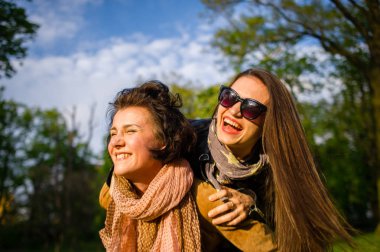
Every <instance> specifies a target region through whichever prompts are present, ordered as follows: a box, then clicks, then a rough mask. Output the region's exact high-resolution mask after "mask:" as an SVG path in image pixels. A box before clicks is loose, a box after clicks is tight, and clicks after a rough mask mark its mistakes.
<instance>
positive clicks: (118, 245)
mask: <svg viewBox="0 0 380 252" xmlns="http://www.w3.org/2000/svg"><path fill="white" fill-rule="evenodd" d="M192 182H193V173H192V170H191V168H190V165H189V163H188V162H187V161H186V160H180V161H177V162H175V163H172V164H168V165H165V166H164V167H163V168H161V170H160V171H159V173H158V174H157V175H156V177H155V178H154V179H153V180H152V181H151V183H150V184H149V186H148V189H147V190H146V192H145V193H144V194H143V196H142V197H141V198H140V197H139V196H138V195H137V194H136V193H135V191H134V189H133V186H132V185H131V184H130V183H129V181H128V180H127V179H125V178H124V177H121V176H116V175H113V177H112V182H111V186H110V194H111V197H112V200H111V203H110V205H109V207H108V209H107V217H106V222H105V228H103V229H102V230H100V232H99V234H100V237H101V239H102V242H103V244H104V246H105V248H106V249H107V251H200V250H201V246H200V231H199V221H198V216H197V212H196V206H195V202H194V200H193V198H192V196H191V194H190V193H189V190H190V187H191V185H192Z"/></svg>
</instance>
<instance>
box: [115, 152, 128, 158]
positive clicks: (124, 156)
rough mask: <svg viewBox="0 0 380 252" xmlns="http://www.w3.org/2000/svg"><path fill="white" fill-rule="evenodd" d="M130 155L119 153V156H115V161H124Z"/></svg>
mask: <svg viewBox="0 0 380 252" xmlns="http://www.w3.org/2000/svg"><path fill="white" fill-rule="evenodd" d="M130 155H131V154H128V153H120V154H116V155H115V156H116V160H124V159H126V158H128V157H129V156H130Z"/></svg>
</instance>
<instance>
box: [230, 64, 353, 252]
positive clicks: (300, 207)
mask: <svg viewBox="0 0 380 252" xmlns="http://www.w3.org/2000/svg"><path fill="white" fill-rule="evenodd" d="M242 76H254V77H257V78H259V79H260V80H261V81H262V82H263V83H264V84H265V85H266V86H267V88H268V91H269V94H270V102H269V104H268V106H267V107H268V110H267V112H266V118H265V122H264V126H263V134H262V147H263V150H264V152H265V153H266V154H267V155H268V157H269V163H270V169H269V172H268V174H269V175H268V178H267V186H268V188H267V189H268V190H267V196H266V199H264V200H265V201H266V202H265V204H266V205H267V206H268V207H267V209H271V210H270V211H271V216H273V222H274V223H273V225H274V226H275V236H276V239H277V243H278V248H279V250H280V251H291V252H294V251H326V250H329V249H331V247H332V244H333V242H334V241H335V240H336V239H342V240H344V241H346V242H348V243H349V244H351V245H353V242H352V238H351V236H350V234H349V233H348V231H347V230H348V229H350V226H349V224H348V223H347V222H346V221H345V220H344V218H343V217H342V216H341V215H340V214H339V213H338V211H337V210H336V208H335V207H334V204H333V202H332V200H331V199H330V197H329V194H328V192H327V190H326V187H325V186H324V184H323V183H322V181H321V179H320V176H319V174H318V170H317V168H316V165H315V163H314V160H313V156H312V154H311V151H310V149H309V146H308V144H307V141H306V137H305V132H304V130H303V127H302V125H301V122H300V119H299V116H298V112H297V109H296V106H295V104H294V101H293V99H292V96H291V94H290V92H289V91H288V90H287V89H286V87H285V85H284V84H283V83H282V82H281V80H280V79H279V78H278V77H276V76H275V75H273V74H271V73H269V72H268V71H265V70H262V69H256V68H253V69H248V70H246V71H244V72H242V73H240V74H238V75H237V76H236V77H235V79H234V80H233V81H232V83H231V84H233V83H234V82H235V81H236V80H237V79H239V78H240V77H242Z"/></svg>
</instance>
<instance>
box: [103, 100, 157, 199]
mask: <svg viewBox="0 0 380 252" xmlns="http://www.w3.org/2000/svg"><path fill="white" fill-rule="evenodd" d="M155 132H156V125H155V124H154V122H153V119H152V115H151V113H150V112H149V111H148V110H147V109H146V108H143V107H127V108H124V109H121V110H119V111H118V112H116V114H115V116H114V118H113V121H112V126H111V130H110V136H111V139H110V142H109V144H108V152H109V154H110V156H111V158H112V162H113V164H114V172H115V174H116V175H119V176H124V177H126V178H127V179H128V180H130V181H131V182H132V183H133V184H134V185H135V186H136V187H137V188H138V189H139V190H140V191H142V192H144V190H145V188H146V187H147V186H148V185H149V183H150V181H152V179H153V178H154V177H155V176H156V174H157V173H158V172H159V170H160V169H161V167H162V166H163V164H162V162H161V161H160V160H157V159H155V158H153V156H152V153H151V151H150V150H151V149H158V148H161V147H162V145H160V141H158V140H157V137H156V136H155Z"/></svg>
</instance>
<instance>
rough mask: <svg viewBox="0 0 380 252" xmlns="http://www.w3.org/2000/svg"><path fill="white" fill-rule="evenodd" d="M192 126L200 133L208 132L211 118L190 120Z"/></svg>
mask: <svg viewBox="0 0 380 252" xmlns="http://www.w3.org/2000/svg"><path fill="white" fill-rule="evenodd" d="M189 122H190V124H191V126H193V127H194V129H195V131H196V132H197V134H198V133H201V132H208V128H209V127H210V124H211V118H208V119H190V120H189Z"/></svg>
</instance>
